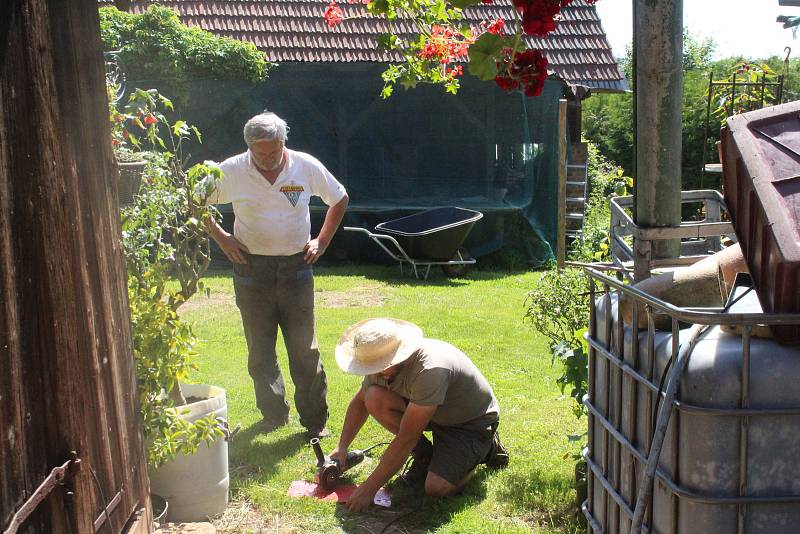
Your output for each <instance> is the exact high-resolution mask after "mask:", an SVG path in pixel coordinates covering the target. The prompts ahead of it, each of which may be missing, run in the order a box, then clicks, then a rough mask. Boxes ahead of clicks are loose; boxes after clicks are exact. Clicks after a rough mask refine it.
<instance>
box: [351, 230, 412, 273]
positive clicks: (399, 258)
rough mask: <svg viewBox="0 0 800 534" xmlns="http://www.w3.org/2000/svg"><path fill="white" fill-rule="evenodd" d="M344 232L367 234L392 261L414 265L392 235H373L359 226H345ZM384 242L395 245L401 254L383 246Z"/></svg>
mask: <svg viewBox="0 0 800 534" xmlns="http://www.w3.org/2000/svg"><path fill="white" fill-rule="evenodd" d="M342 230H347V231H348V232H361V233H362V234H367V235H368V236H369V237H370V238H371V239H372V240H373V241H375V242H376V243H377V244H378V246H379V247H381V248H382V249H383V250H384V251H386V253H387V254H388V255H389V256H391V257H392V259H394V260H396V261H399V262H403V261H407V262H408V263H410V264H412V265H413V264H414V260H412V259H411V258H410V257H409V255H408V254H406V251H405V250H403V247H401V246H400V243H398V242H397V240H396V239H395V238H394V237H392V236H390V235H384V234H373V233H372V232H370V231H369V230H367V229H366V228H360V227H358V226H343V227H342ZM383 241H388V242H389V243H391V244H392V245H394V246H395V248H396V249H397V252H399V253H400V254H399V255H398V254H397V253H396V252H393V251H392V250H391V249H390V248H389V247H387V246H386V245H384V244H383Z"/></svg>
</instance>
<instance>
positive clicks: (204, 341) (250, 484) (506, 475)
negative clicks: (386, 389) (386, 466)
mask: <svg viewBox="0 0 800 534" xmlns="http://www.w3.org/2000/svg"><path fill="white" fill-rule="evenodd" d="M538 280H539V274H538V273H532V272H522V273H514V274H509V273H494V272H487V271H473V272H472V273H470V274H469V276H468V277H467V278H465V279H456V280H447V279H445V278H443V276H442V274H441V272H438V271H436V272H433V273H432V274H431V280H429V281H422V280H415V279H413V278H411V277H408V276H401V275H400V274H399V271H398V269H397V267H394V266H393V267H375V266H369V267H368V266H344V267H335V268H331V267H320V268H317V269H316V296H317V308H316V313H317V336H318V341H319V346H320V351H321V353H322V359H323V362H324V365H325V369H326V371H327V374H328V403H329V406H330V413H331V418H330V421H329V426H330V428H331V430H332V431H333V433H334V436H333V437H332V438H329V439H326V440H323V445H324V447H323V448H324V450H325V451H326V452H329V451H330V450H331V449H332V448H333V447H334V445H335V444H336V439H337V436H338V434H339V430H340V429H341V424H342V419H343V417H344V413H345V409H346V407H347V403H348V402H349V400H350V398H351V397H352V395H353V394H354V392H355V391H356V388H358V386H359V383H360V379H359V377H355V376H351V375H347V374H345V373H343V372H341V371H340V370H339V369H338V367H337V366H336V363H335V361H334V357H333V349H334V346H335V344H336V340H337V339H338V337H339V335H340V334H341V333H342V331H344V329H345V328H346V327H347V326H348V325H350V324H351V323H354V322H356V321H359V320H361V319H365V318H367V317H377V316H391V317H397V318H400V319H405V320H408V321H412V322H414V323H416V324H418V325H419V326H420V327H422V329H423V331H424V332H425V334H426V336H428V337H432V338H437V339H442V340H445V341H448V342H450V343H452V344H454V345H456V346H457V347H459V348H460V349H461V350H463V351H464V352H465V353H466V354H467V355H468V356H470V358H472V360H473V361H474V362H475V363H476V365H477V366H478V367H479V368H480V369H481V370H482V371H483V373H484V374H485V375H486V377H487V378H488V380H489V382H490V384H491V385H492V387H493V388H494V391H495V394H496V395H497V398H498V399H499V401H500V407H501V415H500V434H501V436H502V438H503V442H504V444H505V445H506V446H507V447H508V448H509V451H510V454H511V464H510V466H509V467H508V468H507V469H505V470H503V471H497V472H488V471H486V470H485V468H484V467H483V466H480V467H479V468H478V470H477V472H476V476H475V477H474V478H473V480H472V481H470V483H469V484H468V486H467V487H466V489H465V491H464V492H463V493H462V494H461V495H460V496H458V497H453V498H450V499H445V500H441V501H434V500H429V499H421V498H418V497H417V496H415V495H410V494H407V493H405V492H398V493H396V494H395V495H394V502H393V507H392V509H391V510H375V511H374V512H370V513H369V514H350V513H349V512H347V510H346V509H344V508H343V507H342V506H341V505H338V506H337V505H336V504H334V503H329V502H322V501H318V500H314V499H307V498H290V497H287V496H286V492H287V489H288V487H289V484H290V483H291V482H292V481H293V480H304V479H305V480H311V478H312V476H313V473H314V466H315V458H314V454H313V452H312V451H311V449H310V447H309V446H308V444H307V442H306V440H305V438H304V434H303V433H302V432H303V428H302V427H301V426H300V424H299V422H298V420H297V414H296V412H295V411H294V406H293V405H292V412H291V414H290V424H289V425H288V426H286V427H283V428H281V429H279V430H277V431H275V432H273V433H271V434H268V435H262V434H259V433H258V432H256V431H255V429H254V428H253V425H254V423H256V422H257V421H258V420H259V419H260V413H259V412H258V409H257V408H256V405H255V397H254V393H253V386H252V382H251V380H250V377H249V375H248V374H247V348H246V344H245V340H244V336H243V333H242V327H241V321H240V317H239V313H238V310H237V308H236V305H235V302H234V298H233V287H232V282H231V278H230V273H229V272H227V271H215V272H211V273H210V274H209V275H207V276H206V284H207V285H208V286H209V287H210V288H211V295H210V297H205V296H201V295H198V296H195V297H194V298H193V300H192V301H190V302H189V303H187V305H186V306H185V307H184V309H183V311H182V314H183V315H184V317H186V318H188V319H190V320H192V321H194V323H195V331H196V334H197V335H198V337H199V338H200V339H201V344H200V347H199V350H200V353H201V355H200V356H199V357H198V358H197V364H198V365H199V367H200V370H199V371H198V372H197V373H195V374H194V375H193V376H192V379H193V381H195V382H205V383H213V384H215V385H218V386H221V387H223V388H225V389H226V391H227V400H228V411H229V420H230V422H231V425H232V426H233V425H236V424H241V426H242V430H241V431H240V433H239V434H238V435H237V436H236V438H235V439H234V441H233V442H232V443H231V446H230V468H231V491H232V495H233V496H234V498H236V499H238V500H245V501H249V502H250V503H252V504H253V505H254V506H256V507H257V508H258V510H259V511H260V513H262V514H263V515H265V516H266V517H269V518H273V517H275V516H276V515H277V516H278V517H279V519H280V524H281V525H283V526H284V527H286V529H285V530H284V529H281V532H315V533H316V532H319V533H327V532H352V533H355V532H365V533H370V532H371V533H374V534H378V533H379V532H380V531H381V529H382V528H383V527H384V525H386V524H387V523H388V522H389V521H392V520H393V519H395V518H397V521H396V522H395V523H393V524H392V525H391V526H390V527H389V528H387V530H386V531H387V532H437V533H454V532H459V533H462V532H463V533H503V534H505V533H517V532H558V533H564V532H576V531H578V530H579V527H578V525H577V523H576V522H575V520H574V518H573V512H574V495H575V494H574V490H573V479H574V477H573V461H572V459H571V456H572V454H574V453H576V452H578V449H579V443H580V440H578V441H570V440H569V439H568V436H569V435H574V434H580V433H582V432H583V430H584V426H585V419H584V420H582V421H579V420H577V419H576V418H575V417H574V415H573V414H572V411H571V406H570V402H571V401H570V399H568V398H564V397H562V395H561V393H560V391H559V389H558V386H557V385H556V382H555V381H556V377H557V376H558V374H559V373H558V369H557V368H554V367H551V364H550V354H549V350H548V347H547V342H546V340H545V339H544V338H543V337H541V336H539V335H538V334H536V333H535V332H534V331H532V329H531V328H530V327H529V326H528V325H527V324H524V323H523V322H522V316H523V314H524V306H523V304H524V300H525V296H526V294H527V292H528V291H529V290H531V289H532V288H533V287H534V286H535V284H536V283H537V282H538ZM278 351H279V358H280V365H281V369H282V370H283V371H284V377H285V379H286V385H287V393H288V395H289V399H290V404H292V403H291V396H292V395H293V393H294V388H293V385H292V383H291V380H290V379H289V376H288V365H287V362H286V351H285V349H284V347H283V342H282V340H279V341H278ZM387 439H389V435H388V433H387V432H386V431H384V430H383V429H382V428H380V427H379V426H378V425H377V424H375V423H374V422H373V421H369V422H368V423H367V425H366V426H365V427H364V429H363V430H362V431H361V434H359V436H358V437H357V438H356V440H355V442H354V444H353V447H355V448H363V447H366V446H368V445H370V444H372V443H377V442H379V441H386V440H387ZM376 461H377V459H376V458H372V459H367V460H366V461H365V462H364V464H362V465H360V466H357V467H356V468H354V469H353V470H352V471H350V472H348V474H349V476H350V477H349V478H350V479H351V480H352V481H353V482H356V483H357V482H360V481H362V480H363V479H364V478H366V476H367V475H368V474H369V472H370V467H371V466H374V465H375V462H376ZM400 514H402V517H398V516H399V515H400ZM289 526H291V528H288V527H289Z"/></svg>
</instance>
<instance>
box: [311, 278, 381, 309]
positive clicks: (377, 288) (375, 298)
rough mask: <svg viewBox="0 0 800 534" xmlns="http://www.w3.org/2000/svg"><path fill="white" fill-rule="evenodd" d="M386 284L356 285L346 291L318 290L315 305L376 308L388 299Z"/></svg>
mask: <svg viewBox="0 0 800 534" xmlns="http://www.w3.org/2000/svg"><path fill="white" fill-rule="evenodd" d="M385 289H386V284H373V285H368V286H357V287H354V288H352V289H348V290H347V291H319V292H317V294H316V301H317V305H318V306H321V307H324V308H378V307H380V306H383V305H384V304H385V303H386V301H387V300H388V299H389V296H388V295H387V294H386V291H385Z"/></svg>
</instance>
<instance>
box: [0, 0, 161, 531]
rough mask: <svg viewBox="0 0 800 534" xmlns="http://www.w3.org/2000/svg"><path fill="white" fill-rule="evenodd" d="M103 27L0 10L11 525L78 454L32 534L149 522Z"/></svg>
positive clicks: (7, 0)
mask: <svg viewBox="0 0 800 534" xmlns="http://www.w3.org/2000/svg"><path fill="white" fill-rule="evenodd" d="M99 24H100V23H99V17H98V11H97V2H96V0H73V1H70V2H54V1H52V0H4V1H3V2H0V229H2V230H0V362H2V367H3V369H2V371H0V397H2V400H0V429H2V432H1V433H0V530H4V529H5V528H6V527H7V526H8V525H9V523H10V522H11V519H12V517H13V515H14V513H15V512H16V511H17V510H18V509H19V508H20V507H21V506H22V504H23V503H25V502H26V501H27V499H28V498H29V497H30V496H31V494H32V493H33V492H34V490H36V488H37V487H38V486H39V484H40V483H41V482H42V481H43V480H44V479H45V478H46V477H47V475H48V474H49V473H50V471H51V469H53V468H54V467H56V466H60V465H62V464H64V463H65V462H66V461H68V460H71V454H72V451H74V452H75V453H76V454H77V457H78V458H79V459H80V469H75V470H71V471H70V473H69V476H68V477H67V478H66V479H65V481H64V482H65V485H64V486H57V487H56V489H55V490H54V491H53V492H52V493H50V494H49V495H48V496H47V497H46V498H45V500H44V501H43V502H41V503H40V504H39V505H38V506H37V507H36V509H35V511H34V513H33V515H31V516H30V517H29V519H28V520H27V521H26V522H25V523H24V524H23V531H25V532H47V533H52V534H66V533H76V532H95V522H96V521H97V522H99V521H101V520H102V522H103V526H102V527H101V529H102V531H103V532H121V531H122V530H123V528H124V526H125V524H126V523H127V521H128V519H129V518H131V517H132V515H133V514H134V513H135V512H136V511H139V512H140V515H141V514H143V515H144V516H145V517H146V518H148V517H150V514H151V513H150V505H149V500H148V482H147V466H146V463H145V456H144V446H143V441H142V435H141V424H140V422H139V411H138V405H139V403H138V395H137V392H136V378H135V374H134V360H133V354H132V349H131V333H130V317H129V311H128V302H127V289H126V277H125V271H124V267H123V263H122V255H121V251H120V222H119V210H118V206H117V200H116V188H117V185H116V181H117V176H118V174H117V170H116V167H115V165H114V160H113V154H112V151H111V142H110V140H111V138H110V128H109V121H108V101H107V96H106V87H105V74H104V66H103V55H102V48H101V43H100V35H99ZM67 491H70V492H72V493H71V494H70V495H69V496H68V495H67ZM104 512H107V513H104Z"/></svg>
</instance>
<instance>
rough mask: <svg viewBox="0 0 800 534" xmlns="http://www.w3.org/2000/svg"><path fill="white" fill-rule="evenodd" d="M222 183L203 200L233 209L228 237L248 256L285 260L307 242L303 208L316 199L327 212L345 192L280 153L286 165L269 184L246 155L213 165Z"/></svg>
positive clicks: (302, 159) (298, 157) (302, 158)
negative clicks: (231, 232)
mask: <svg viewBox="0 0 800 534" xmlns="http://www.w3.org/2000/svg"><path fill="white" fill-rule="evenodd" d="M219 168H220V170H221V171H222V174H223V178H222V180H220V181H218V182H217V183H216V184H215V188H214V191H213V192H212V194H211V195H210V196H209V198H208V202H209V203H211V204H226V203H228V202H230V203H232V204H233V212H234V214H235V215H236V222H235V223H234V225H233V235H234V236H235V237H236V239H238V240H239V242H241V243H243V244H244V245H245V246H246V247H247V248H248V250H250V253H251V254H259V255H263V256H290V255H292V254H297V253H298V252H301V251H302V250H303V248H304V247H305V246H306V243H308V241H309V239H311V215H310V213H309V211H308V203H309V202H310V200H311V196H312V195H314V196H318V197H320V198H321V199H322V201H323V202H324V203H325V204H327V205H328V206H333V205H334V204H337V203H338V202H339V201H340V200H342V198H344V196H345V194H346V192H345V189H344V187H343V186H342V184H340V183H339V182H338V181H337V180H336V178H334V177H333V175H332V174H331V173H330V172H329V171H328V169H326V168H325V166H324V165H323V164H322V163H320V162H319V160H317V159H316V158H314V157H313V156H311V155H309V154H305V153H303V152H297V151H294V150H289V149H286V162H285V164H284V167H283V170H281V173H280V174H279V175H278V177H277V179H276V180H275V183H274V184H270V183H269V182H268V181H267V179H266V178H264V176H263V175H262V174H261V173H260V172H259V171H258V169H257V168H256V167H255V164H254V163H253V161H252V159H251V158H250V151H249V150H248V151H247V152H244V153H242V154H239V155H238V156H233V157H231V158H228V159H226V160H225V161H223V162H222V163H221V164H220V165H219Z"/></svg>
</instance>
